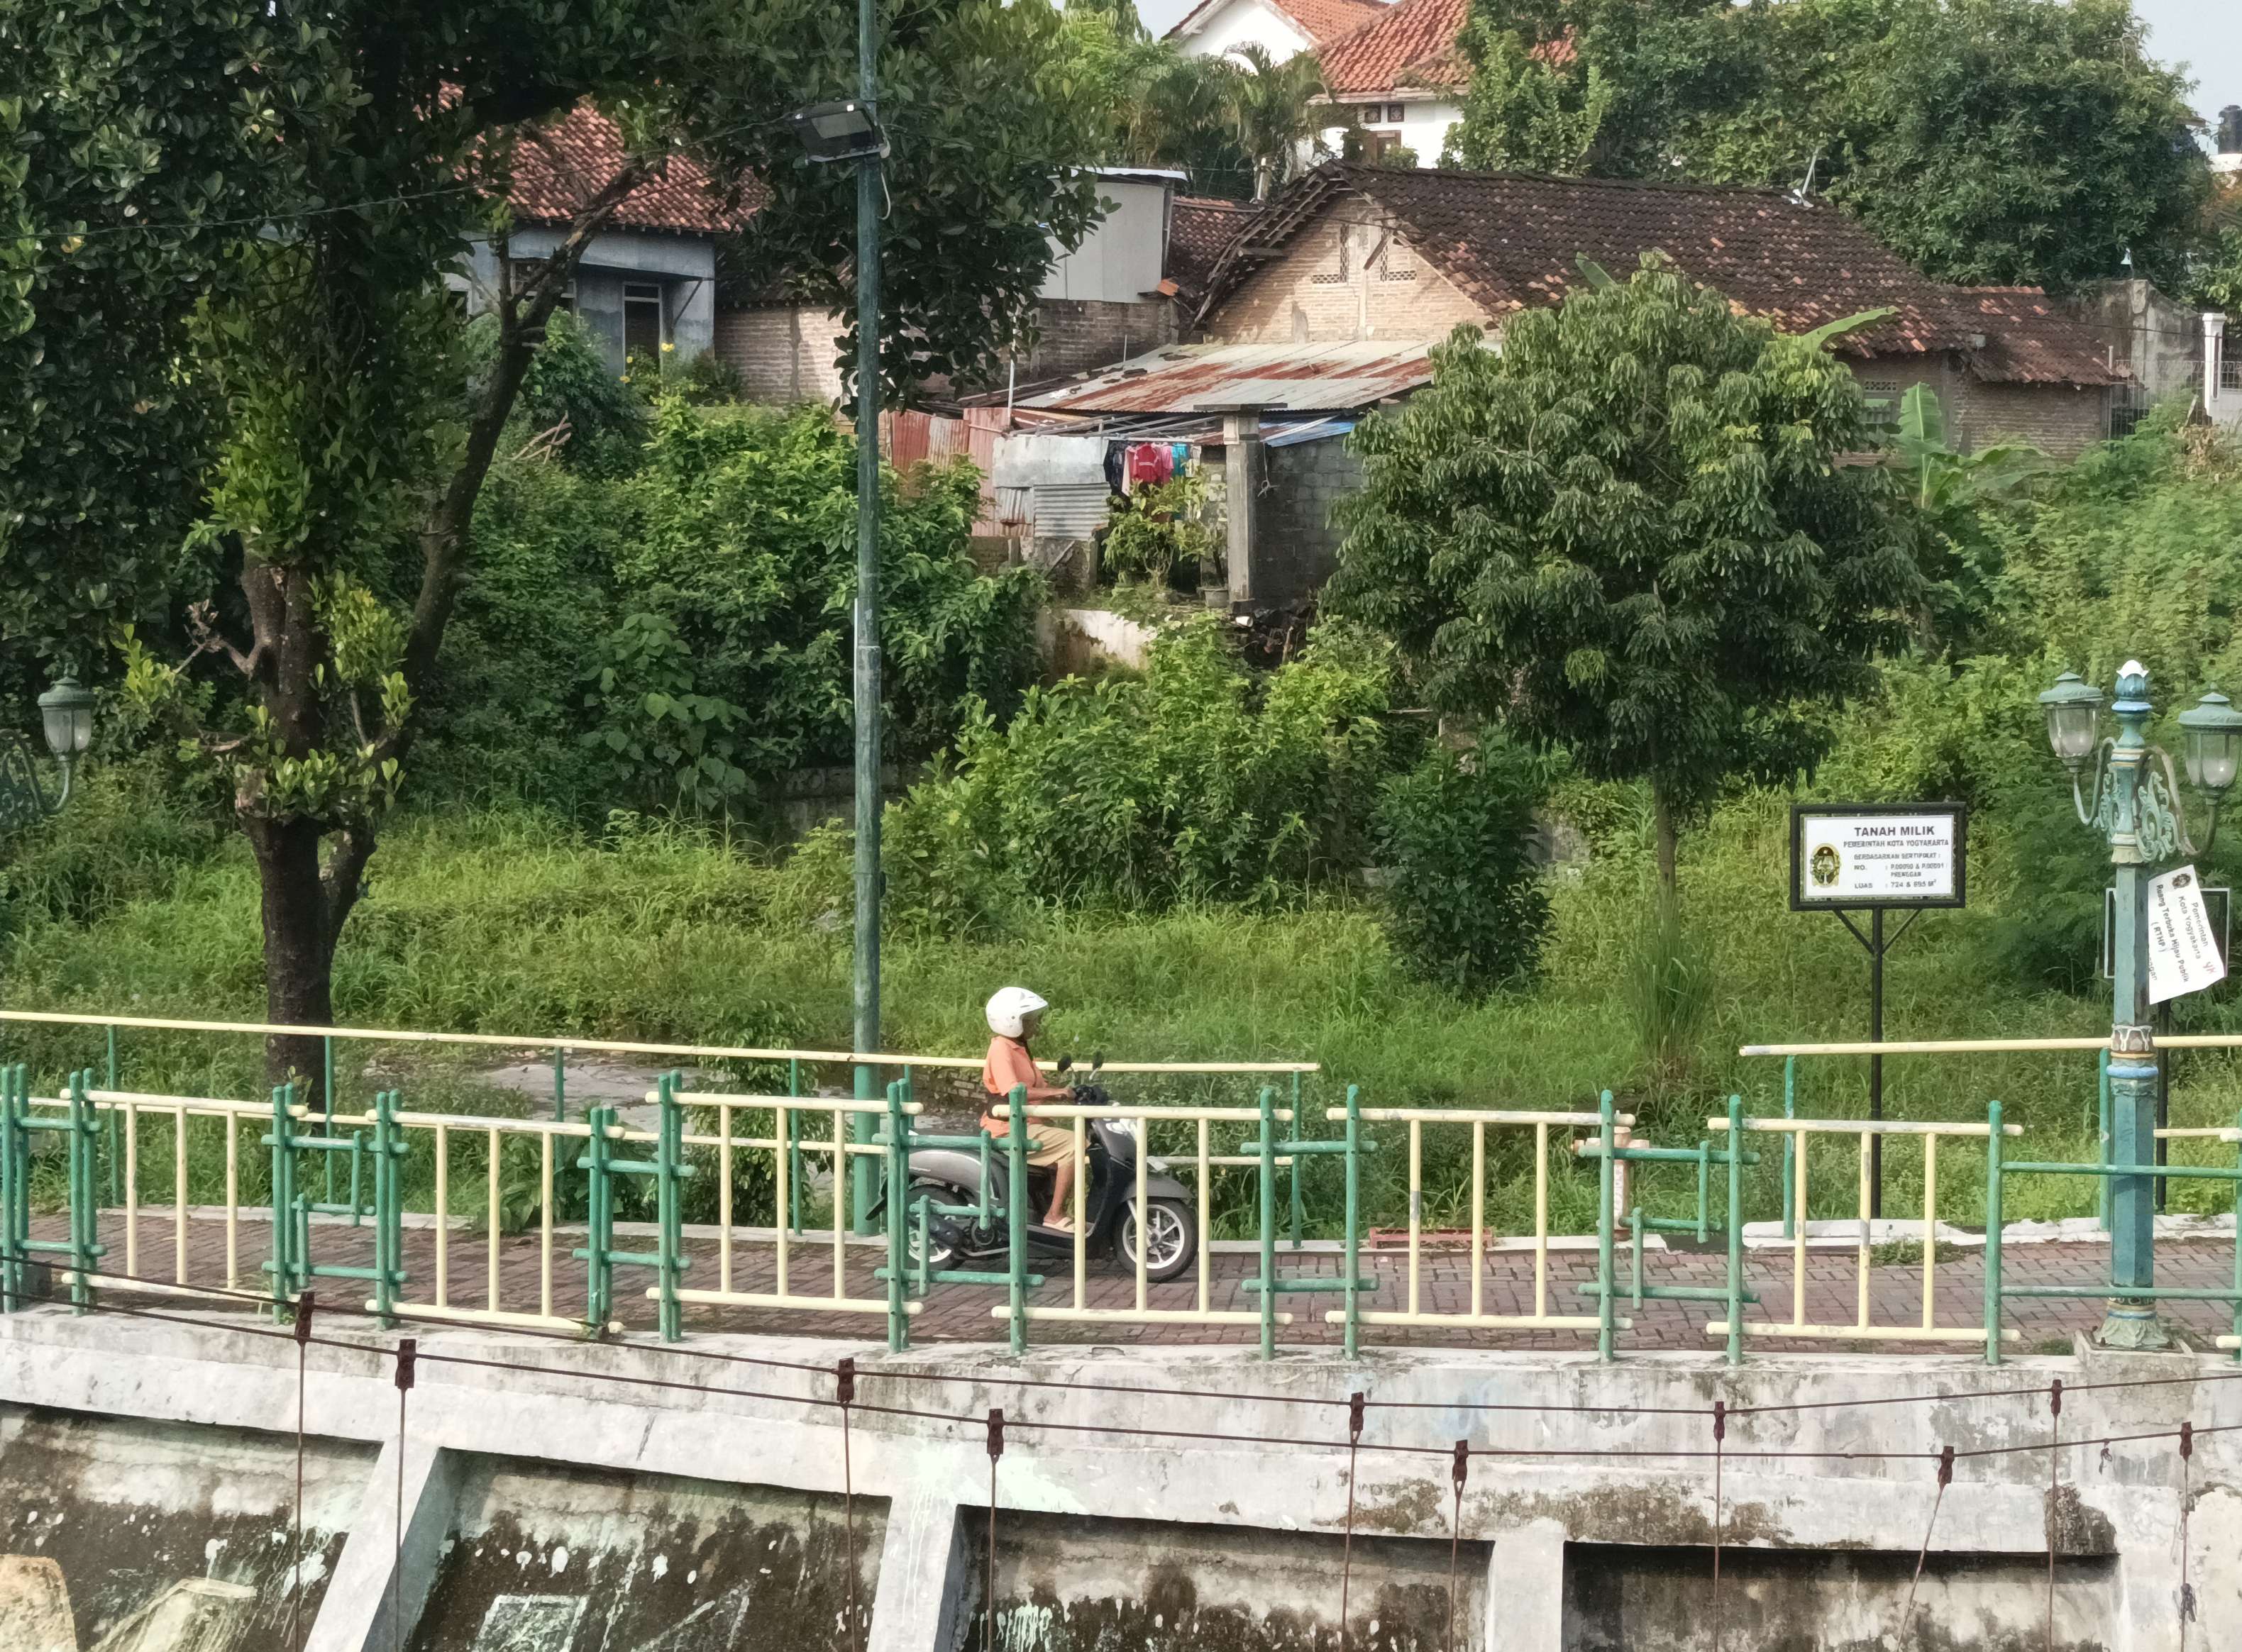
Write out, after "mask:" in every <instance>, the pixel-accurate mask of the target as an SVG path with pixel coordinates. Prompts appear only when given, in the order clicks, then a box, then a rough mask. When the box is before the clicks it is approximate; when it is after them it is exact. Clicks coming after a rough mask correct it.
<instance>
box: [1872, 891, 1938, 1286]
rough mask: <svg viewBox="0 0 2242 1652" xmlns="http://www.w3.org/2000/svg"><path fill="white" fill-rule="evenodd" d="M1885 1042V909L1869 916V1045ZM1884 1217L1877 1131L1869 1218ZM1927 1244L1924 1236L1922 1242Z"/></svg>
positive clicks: (1879, 1075)
mask: <svg viewBox="0 0 2242 1652" xmlns="http://www.w3.org/2000/svg"><path fill="white" fill-rule="evenodd" d="M1883 1041H1884V909H1883V907H1882V906H1876V907H1872V908H1870V910H1869V1043H1871V1044H1881V1043H1883ZM1883 1116H1884V1058H1883V1056H1881V1055H1872V1056H1870V1057H1869V1118H1871V1119H1873V1120H1876V1122H1877V1123H1879V1124H1881V1123H1883ZM1883 1214H1884V1138H1883V1132H1881V1131H1879V1132H1877V1133H1876V1134H1875V1135H1872V1136H1870V1137H1869V1219H1870V1220H1871V1221H1875V1220H1880V1219H1881V1218H1882V1217H1883ZM1923 1243H1925V1244H1926V1245H1927V1244H1929V1243H1930V1237H1929V1236H1928V1235H1925V1237H1924V1239H1923Z"/></svg>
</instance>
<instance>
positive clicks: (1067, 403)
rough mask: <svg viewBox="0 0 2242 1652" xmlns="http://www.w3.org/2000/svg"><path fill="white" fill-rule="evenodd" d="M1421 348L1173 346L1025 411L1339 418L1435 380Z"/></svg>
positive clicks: (1046, 396) (1379, 342)
mask: <svg viewBox="0 0 2242 1652" xmlns="http://www.w3.org/2000/svg"><path fill="white" fill-rule="evenodd" d="M1431 348H1432V346H1431V345H1429V344H1425V343H1423V342H1421V341H1419V342H1415V343H1410V342H1406V341H1403V340H1400V339H1393V340H1387V339H1377V338H1371V339H1356V340H1351V341H1348V342H1346V343H1341V344H1175V345H1171V346H1170V347H1169V348H1167V349H1165V350H1157V351H1153V352H1152V353H1151V354H1150V355H1145V356H1136V357H1132V358H1130V359H1129V360H1127V361H1124V362H1123V363H1121V364H1120V365H1118V366H1116V367H1112V368H1109V369H1108V370H1106V371H1104V372H1102V373H1098V374H1094V375H1092V376H1091V377H1090V378H1085V379H1083V380H1081V381H1080V382H1079V383H1076V384H1071V385H1063V386H1061V387H1060V388H1059V389H1057V390H1050V391H1044V392H1043V393H1042V394H1041V395H1039V396H1035V397H1030V398H1024V399H1023V400H1022V402H1021V405H1022V406H1024V407H1033V408H1037V409H1039V410H1042V411H1064V412H1071V413H1189V412H1193V411H1198V410H1199V409H1201V408H1206V407H1234V406H1239V405H1258V406H1263V407H1283V408H1286V409H1289V410H1291V411H1294V412H1340V411H1347V410H1349V409H1353V408H1358V407H1369V406H1373V405H1376V404H1377V403H1379V402H1382V401H1386V400H1388V399H1389V398H1393V397H1395V396H1400V395H1404V394H1406V393H1407V392H1408V391H1412V390H1414V389H1416V388H1417V387H1418V386H1419V385H1423V384H1426V383H1427V382H1428V381H1429V380H1430V379H1431V378H1432V376H1433V369H1432V365H1431V363H1430V362H1429V361H1428V360H1427V359H1426V353H1427V351H1430V349H1431Z"/></svg>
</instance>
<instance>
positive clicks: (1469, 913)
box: [1371, 740, 1549, 993]
mask: <svg viewBox="0 0 2242 1652" xmlns="http://www.w3.org/2000/svg"><path fill="white" fill-rule="evenodd" d="M1546 791H1547V764H1546V763H1543V762H1541V761H1540V760H1537V759H1534V758H1533V757H1531V756H1529V755H1528V754H1527V753H1526V752H1520V751H1519V750H1518V749H1517V748H1515V747H1514V746H1509V745H1507V744H1504V743H1502V742H1500V741H1496V740H1488V741H1487V742H1486V743H1485V744H1483V745H1481V746H1480V747H1479V749H1478V750H1476V751H1473V752H1468V753H1467V754H1465V755H1463V756H1461V757H1459V756H1458V755H1457V754H1456V753H1455V752H1451V751H1449V750H1448V749H1447V747H1445V746H1433V748H1432V749H1431V750H1430V751H1428V752H1426V754H1425V757H1424V759H1423V760H1422V761H1420V763H1419V764H1418V765H1417V766H1415V767H1414V768H1413V769H1410V770H1407V771H1406V772H1403V773H1400V774H1397V775H1395V776H1394V777H1393V779H1390V780H1388V781H1387V782H1386V785H1385V786H1384V787H1383V788H1382V789H1381V790H1380V792H1379V796H1378V802H1377V805H1376V806H1375V808H1374V809H1373V812H1372V816H1371V833H1372V838H1373V842H1374V843H1375V845H1376V849H1377V855H1378V860H1379V865H1380V866H1383V867H1384V868H1385V870H1386V874H1387V876H1388V878H1389V879H1390V882H1389V884H1388V886H1387V887H1386V892H1385V898H1384V911H1385V916H1386V930H1387V933H1389V934H1390V935H1391V936H1392V938H1393V948H1394V951H1395V952H1396V953H1399V954H1400V957H1401V958H1402V959H1403V960H1405V961H1406V963H1407V964H1408V965H1409V966H1410V967H1411V968H1412V969H1413V971H1415V972H1416V973H1418V974H1420V975H1421V976H1423V977H1425V978H1426V980H1435V981H1439V982H1440V983H1442V984H1443V985H1445V986H1448V987H1454V988H1456V989H1457V990H1458V991H1460V992H1466V993H1477V992H1483V991H1485V990H1486V989H1487V988H1488V987H1495V986H1500V985H1501V984H1503V983H1505V982H1507V981H1512V980H1517V979H1518V978H1520V977H1521V976H1523V975H1524V974H1526V973H1527V972H1528V971H1529V970H1530V969H1531V968H1532V967H1533V966H1534V957H1535V954H1536V953H1537V952H1538V951H1539V949H1540V946H1541V933H1542V930H1543V929H1544V928H1545V927H1546V926H1547V922H1548V917H1549V898H1548V895H1547V892H1546V891H1545V890H1544V889H1543V888H1542V887H1541V880H1540V879H1539V878H1538V877H1537V875H1536V868H1535V866H1534V860H1533V856H1532V853H1531V850H1532V844H1533V838H1534V806H1535V805H1536V804H1537V803H1538V802H1540V801H1541V798H1542V796H1543V795H1544V793H1546Z"/></svg>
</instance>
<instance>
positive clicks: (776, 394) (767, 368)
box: [715, 304, 842, 405]
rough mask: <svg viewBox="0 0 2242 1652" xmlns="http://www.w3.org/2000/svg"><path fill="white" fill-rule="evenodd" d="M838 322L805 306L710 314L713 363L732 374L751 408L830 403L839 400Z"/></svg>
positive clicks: (756, 307)
mask: <svg viewBox="0 0 2242 1652" xmlns="http://www.w3.org/2000/svg"><path fill="white" fill-rule="evenodd" d="M841 334H842V321H841V318H839V317H837V316H836V315H834V314H832V313H831V312H830V311H824V310H818V309H814V308H812V307H811V306H810V305H808V304H757V305H754V306H751V307H748V308H742V309H727V310H722V311H718V312H717V314H716V325H715V351H716V358H717V359H718V360H719V361H721V362H722V363H723V364H724V365H726V366H728V367H732V368H735V369H737V370H738V371H739V374H740V377H741V378H742V381H743V382H744V383H745V385H746V387H747V397H748V400H749V401H753V402H769V403H772V404H774V405H784V404H787V403H791V402H831V401H835V400H837V399H838V398H839V397H840V395H841V369H840V366H839V361H838V358H839V355H840V338H841Z"/></svg>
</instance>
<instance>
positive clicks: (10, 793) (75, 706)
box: [0, 672, 93, 833]
mask: <svg viewBox="0 0 2242 1652" xmlns="http://www.w3.org/2000/svg"><path fill="white" fill-rule="evenodd" d="M39 720H40V721H41V722H42V723H43V724H44V725H45V728H46V736H47V749H48V750H49V751H50V752H53V753H54V756H55V759H56V761H57V762H58V763H59V764H60V765H61V766H62V771H63V783H62V789H61V790H60V791H59V792H58V793H55V794H54V795H53V796H51V797H50V796H49V795H48V793H47V788H46V786H44V784H42V783H41V781H40V779H39V765H38V763H37V759H35V757H34V756H33V752H32V747H31V743H30V741H29V740H28V739H24V738H23V736H22V735H20V734H16V733H12V732H0V833H6V832H12V831H16V830H17V829H19V828H21V827H23V826H31V825H33V824H35V823H37V821H40V820H43V819H45V818H46V817H47V816H49V815H50V814H52V813H54V812H55V811H56V810H57V809H59V808H61V807H62V806H63V805H64V804H65V803H68V802H69V801H70V777H71V774H72V772H74V771H75V770H76V768H77V760H78V759H80V758H82V757H84V755H85V752H86V748H87V747H88V746H91V745H92V744H93V691H92V690H91V689H89V688H83V687H81V686H79V685H78V680H77V678H75V677H72V676H70V675H69V674H68V673H67V672H65V673H64V675H63V676H61V677H58V678H57V679H55V686H53V687H52V688H50V689H49V690H47V692H45V693H44V694H42V695H40V696H39Z"/></svg>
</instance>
